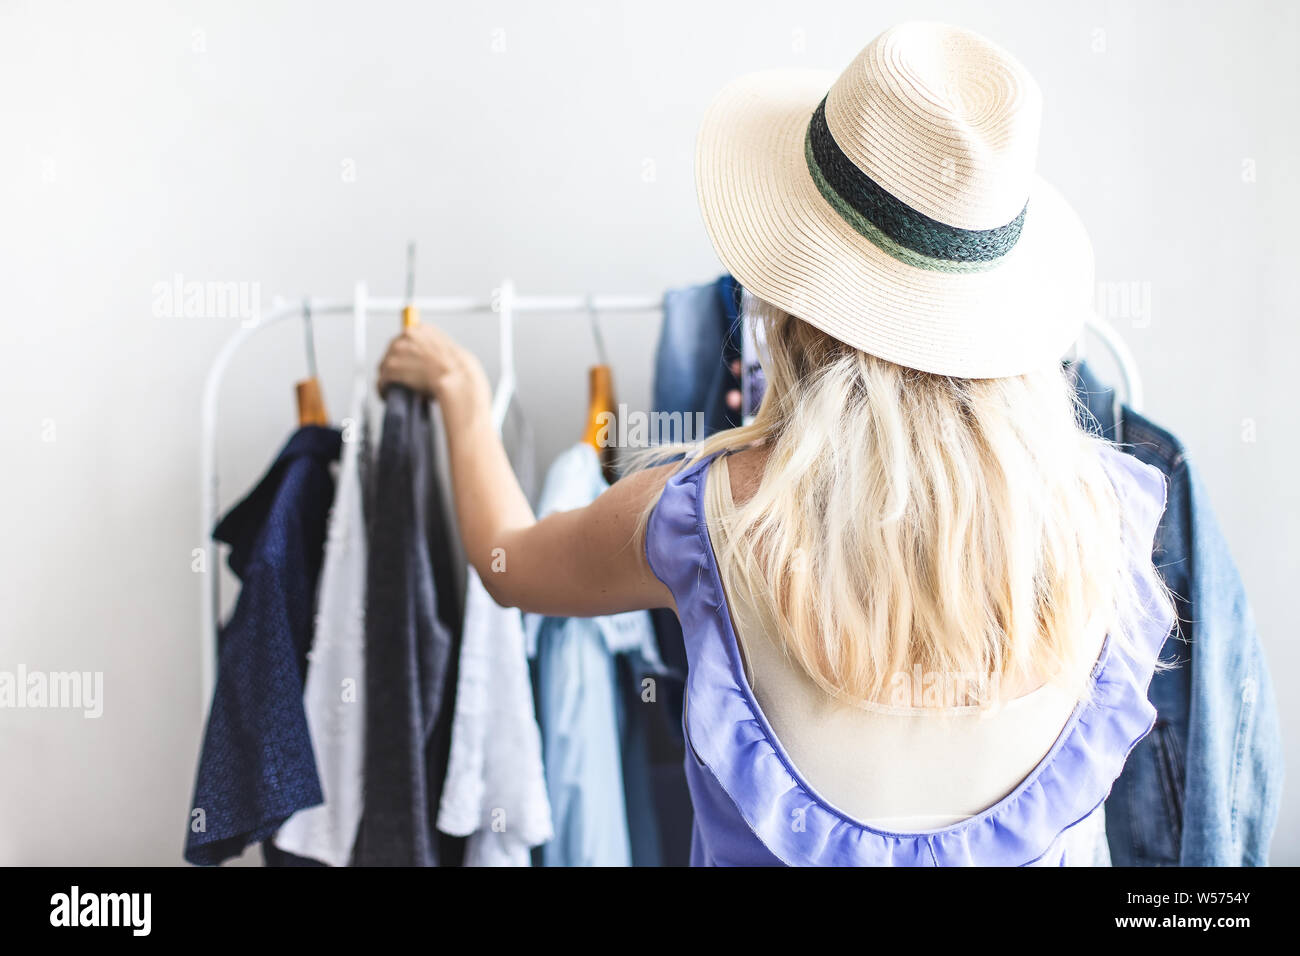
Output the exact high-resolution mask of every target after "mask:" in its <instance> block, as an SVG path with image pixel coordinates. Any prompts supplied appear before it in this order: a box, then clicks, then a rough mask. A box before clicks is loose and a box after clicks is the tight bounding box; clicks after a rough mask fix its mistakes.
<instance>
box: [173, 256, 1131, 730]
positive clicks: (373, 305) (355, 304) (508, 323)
mask: <svg viewBox="0 0 1300 956" xmlns="http://www.w3.org/2000/svg"><path fill="white" fill-rule="evenodd" d="M408 305H414V306H415V307H416V308H417V309H418V310H419V311H420V312H421V313H423V314H429V315H473V314H476V313H483V312H489V313H497V314H498V315H499V316H500V319H501V322H500V330H501V335H502V340H503V349H502V356H503V361H502V369H501V376H502V379H503V381H502V382H500V383H499V387H498V389H497V397H498V399H500V398H501V396H502V395H508V394H509V393H510V392H511V391H513V388H514V364H513V345H512V342H511V339H512V336H513V332H512V329H513V318H514V315H515V314H518V313H551V314H564V313H574V314H579V313H589V314H607V313H611V312H621V313H642V314H649V313H656V312H662V310H663V296H662V295H654V296H633V295H605V296H590V295H519V294H517V293H516V292H515V291H514V285H513V283H512V282H511V281H510V280H508V279H507V280H505V281H503V282H502V283H501V285H500V286H499V287H498V289H497V290H495V294H494V295H492V296H490V297H488V298H476V297H473V296H433V297H424V298H420V297H416V298H415V299H414V300H407V299H405V298H400V297H397V296H382V297H376V298H371V297H369V296H368V294H367V291H366V285H365V283H364V282H358V283H357V284H356V286H355V289H354V291H353V296H352V298H351V299H317V298H306V299H285V298H280V297H277V298H276V299H275V300H273V302H272V306H271V309H270V310H269V311H268V312H266V313H265V314H263V315H261V316H259V317H258V319H257V321H255V322H254V323H252V324H250V325H247V326H243V327H241V328H240V329H238V330H237V331H236V332H235V333H234V334H232V335H231V337H230V338H229V339H228V340H227V341H226V343H225V344H224V345H223V346H222V347H221V349H220V351H218V352H217V355H216V357H215V358H214V359H213V360H212V365H211V366H210V367H209V368H208V375H207V379H206V380H205V381H204V385H203V399H202V409H201V412H200V429H199V482H200V488H199V540H200V541H202V542H203V552H204V565H203V567H204V573H203V574H202V575H200V580H201V582H202V583H201V586H200V592H201V593H200V602H199V615H200V616H199V653H200V655H201V659H200V663H199V673H200V680H201V686H202V695H201V699H200V706H201V707H202V708H203V713H204V715H205V716H206V714H207V707H208V703H209V701H210V700H211V698H212V689H213V686H214V684H215V680H216V663H217V656H216V648H217V627H218V620H217V616H218V615H219V614H220V610H221V608H220V592H219V584H220V580H221V575H220V567H219V564H218V560H217V559H218V554H219V552H218V549H217V543H216V541H214V540H213V538H212V532H213V529H214V528H215V527H216V523H217V509H218V505H219V499H218V475H217V447H216V445H217V417H218V416H217V413H218V405H219V399H220V397H221V383H222V381H223V380H224V378H225V375H226V371H227V369H228V368H229V367H230V363H231V361H232V360H233V359H234V357H235V353H237V352H238V351H239V349H240V348H241V347H242V346H243V345H244V343H245V342H247V341H248V340H249V339H251V338H252V337H253V336H254V335H256V334H257V333H258V332H260V331H262V330H263V329H266V328H269V327H270V326H272V325H275V324H277V323H279V322H282V321H284V320H285V319H289V318H296V317H298V316H301V315H302V314H303V313H304V311H309V312H310V315H311V316H312V318H313V319H314V318H317V317H320V316H327V315H351V316H352V317H353V321H354V333H355V334H354V336H353V342H354V349H355V359H356V364H357V366H358V368H360V367H361V366H362V365H363V364H364V361H365V341H366V336H365V329H366V321H367V318H368V317H369V316H370V315H384V316H393V317H397V316H400V315H401V312H402V309H403V308H404V307H405V306H408ZM1087 327H1088V328H1089V329H1090V330H1091V331H1092V332H1093V333H1094V334H1096V335H1097V337H1098V338H1099V339H1100V340H1101V341H1102V343H1103V344H1104V345H1105V346H1106V347H1107V348H1108V349H1109V350H1110V351H1111V353H1112V354H1113V355H1114V357H1115V360H1116V363H1117V365H1118V367H1119V374H1120V377H1121V379H1122V380H1123V385H1124V393H1125V395H1126V396H1127V401H1128V404H1129V406H1130V407H1132V408H1134V409H1140V407H1141V404H1142V383H1141V379H1140V378H1139V376H1138V370H1137V365H1136V362H1135V361H1134V359H1133V355H1132V353H1131V352H1130V351H1129V349H1128V347H1127V346H1126V345H1125V343H1124V340H1123V339H1122V338H1120V336H1119V333H1118V332H1117V331H1116V330H1115V329H1114V328H1113V327H1112V326H1111V325H1110V324H1109V323H1107V322H1106V321H1105V320H1103V319H1101V318H1100V317H1097V316H1093V317H1090V318H1089V320H1088V322H1087ZM397 328H398V326H396V325H394V332H396V331H397ZM1080 354H1081V353H1080ZM507 380H508V381H507ZM501 386H508V387H505V388H503V387H501ZM496 404H500V402H499V401H498V402H497V403H496ZM503 410H504V409H497V408H494V409H493V411H494V415H495V417H496V418H497V420H498V421H499V420H500V417H501V415H500V413H501V412H502V411H503Z"/></svg>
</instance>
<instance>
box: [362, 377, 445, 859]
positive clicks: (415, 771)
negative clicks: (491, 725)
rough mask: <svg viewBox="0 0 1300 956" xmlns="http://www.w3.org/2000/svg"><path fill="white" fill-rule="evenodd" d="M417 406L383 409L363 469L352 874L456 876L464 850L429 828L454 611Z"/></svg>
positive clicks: (397, 403)
mask: <svg viewBox="0 0 1300 956" xmlns="http://www.w3.org/2000/svg"><path fill="white" fill-rule="evenodd" d="M435 454H436V453H435V448H434V443H433V433H432V431H431V430H430V421H429V405H428V402H426V401H425V400H424V399H422V398H419V397H417V396H415V395H413V394H412V393H411V392H409V391H407V390H406V389H403V388H393V389H391V390H390V391H389V393H388V398H387V401H386V403H385V410H384V423H383V432H382V435H381V437H380V442H379V450H378V455H377V457H376V459H375V461H374V462H373V463H372V465H371V468H370V470H369V479H370V480H369V485H370V487H369V488H368V489H367V491H368V494H369V496H370V499H371V501H370V505H371V507H370V511H369V514H370V522H369V524H370V527H369V559H368V567H367V572H366V573H367V581H366V757H365V807H364V810H363V812H362V817H361V826H360V830H359V833H358V837H357V846H356V850H355V853H354V860H353V862H354V865H357V866H439V865H443V866H456V865H459V864H460V862H461V859H462V858H463V855H464V840H463V839H461V838H458V837H451V836H447V835H446V834H442V833H439V832H438V831H437V830H436V829H435V826H434V821H435V820H436V818H437V813H438V803H439V800H440V799H441V796H442V783H443V779H444V778H445V777H446V772H447V758H448V754H449V752H450V747H451V718H452V714H453V713H454V710H455V688H456V672H457V664H458V662H459V658H460V628H461V619H462V609H461V600H460V595H459V594H458V592H457V590H456V584H455V582H456V575H455V573H454V572H455V567H454V564H453V562H452V558H451V552H450V546H451V543H452V542H451V538H450V528H449V524H448V518H447V514H446V511H445V508H444V497H443V494H442V490H441V488H440V487H439V484H438V478H437V462H436V461H435Z"/></svg>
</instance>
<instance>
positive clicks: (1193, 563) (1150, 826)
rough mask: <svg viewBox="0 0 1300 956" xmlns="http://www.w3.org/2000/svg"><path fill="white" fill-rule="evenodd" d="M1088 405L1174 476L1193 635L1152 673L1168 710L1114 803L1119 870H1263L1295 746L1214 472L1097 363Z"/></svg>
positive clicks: (1181, 612)
mask: <svg viewBox="0 0 1300 956" xmlns="http://www.w3.org/2000/svg"><path fill="white" fill-rule="evenodd" d="M1072 368H1073V371H1074V373H1075V386H1076V391H1077V393H1078V396H1079V399H1080V400H1081V401H1082V402H1083V403H1084V405H1085V406H1086V408H1087V410H1088V412H1089V413H1090V415H1091V418H1092V419H1093V420H1092V421H1089V422H1085V424H1087V425H1088V426H1089V427H1091V428H1092V429H1093V430H1094V431H1097V432H1098V433H1100V434H1101V435H1103V436H1104V437H1106V438H1108V439H1110V440H1112V441H1116V442H1118V443H1120V444H1121V445H1122V446H1123V448H1124V449H1125V450H1126V451H1128V452H1129V453H1130V454H1132V455H1134V456H1135V457H1136V458H1138V459H1139V460H1140V461H1143V462H1146V463H1147V464H1150V465H1154V466H1155V467H1157V468H1159V469H1160V470H1161V471H1162V472H1163V473H1164V474H1165V476H1166V478H1167V479H1168V481H1169V499H1168V505H1167V507H1166V510H1165V516H1164V518H1163V519H1162V520H1161V522H1160V528H1159V530H1158V531H1157V533H1156V545H1155V552H1154V554H1153V560H1154V562H1155V565H1156V567H1157V568H1158V569H1159V571H1160V573H1161V576H1162V577H1163V578H1164V580H1165V583H1166V584H1167V585H1168V586H1169V588H1170V589H1171V590H1172V591H1173V592H1174V594H1175V596H1176V602H1177V608H1178V617H1179V627H1180V630H1181V634H1180V635H1175V636H1171V637H1170V638H1169V640H1168V641H1167V642H1166V644H1165V649H1164V652H1163V653H1162V655H1161V656H1162V659H1163V660H1165V661H1166V662H1169V663H1172V664H1177V665H1178V666H1176V667H1173V668H1172V669H1169V670H1165V671H1162V672H1160V673H1158V674H1157V675H1156V676H1155V678H1154V679H1153V680H1152V681H1151V689H1150V698H1151V702H1152V703H1153V704H1154V705H1155V707H1156V710H1157V712H1158V715H1159V716H1158V717H1157V720H1156V725H1155V727H1154V729H1153V730H1152V731H1151V733H1150V734H1149V735H1148V736H1147V737H1146V738H1145V739H1144V740H1143V741H1142V742H1141V743H1140V744H1138V746H1137V747H1136V748H1135V749H1134V751H1133V753H1132V754H1131V755H1130V757H1129V760H1128V763H1127V764H1126V766H1125V768H1124V772H1123V773H1122V774H1121V775H1120V778H1119V780H1117V781H1116V782H1115V786H1114V788H1113V789H1112V790H1111V796H1110V798H1109V799H1108V800H1107V801H1106V831H1107V836H1108V838H1109V842H1110V850H1111V857H1112V859H1113V861H1114V863H1115V865H1116V866H1179V865H1181V866H1262V865H1264V864H1266V863H1267V862H1268V849H1269V842H1270V840H1271V839H1272V836H1273V828H1274V826H1275V825H1276V823H1277V814H1278V804H1279V800H1280V797H1281V790H1282V748H1281V739H1280V736H1279V730H1278V715H1277V704H1276V700H1275V698H1274V695H1273V687H1272V683H1271V682H1270V680H1269V675H1268V667H1267V665H1266V663H1265V660H1264V653H1263V649H1262V648H1261V646H1260V642H1259V636H1258V634H1257V633H1256V630H1255V621H1254V616H1253V615H1252V613H1251V610H1250V605H1249V603H1248V602H1247V600H1246V594H1245V590H1244V588H1243V586H1242V583H1241V578H1240V576H1239V575H1238V573H1237V569H1236V566H1235V565H1234V564H1233V561H1232V556H1231V554H1230V553H1229V551H1228V545H1227V542H1226V541H1225V540H1224V537H1223V533H1222V532H1221V531H1220V529H1219V526H1218V522H1217V521H1216V520H1215V518H1214V513H1213V512H1212V511H1211V509H1210V505H1209V499H1208V497H1207V496H1206V493H1205V488H1204V486H1203V485H1202V484H1201V479H1200V475H1199V474H1198V473H1197V471H1196V469H1195V468H1193V467H1192V465H1191V463H1190V462H1189V461H1188V460H1187V455H1186V452H1185V450H1184V448H1183V446H1182V443H1181V442H1179V441H1178V439H1177V438H1175V437H1174V436H1173V435H1171V434H1169V432H1167V431H1165V430H1164V429H1163V428H1161V427H1159V426H1158V425H1155V424H1153V423H1152V422H1151V421H1149V420H1148V419H1146V418H1144V417H1143V416H1142V415H1140V414H1138V413H1137V412H1135V411H1133V410H1132V409H1129V408H1128V407H1126V406H1123V405H1121V404H1119V402H1118V401H1117V399H1116V396H1115V392H1114V390H1113V389H1111V388H1109V387H1108V386H1106V385H1104V384H1102V383H1101V382H1100V381H1098V379H1097V378H1096V376H1095V375H1093V373H1092V371H1091V370H1090V369H1089V368H1088V367H1087V365H1086V363H1083V362H1080V363H1077V364H1075V365H1074V366H1072Z"/></svg>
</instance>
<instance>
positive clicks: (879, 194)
mask: <svg viewBox="0 0 1300 956" xmlns="http://www.w3.org/2000/svg"><path fill="white" fill-rule="evenodd" d="M804 155H805V159H807V161H808V171H809V172H810V173H811V174H812V178H813V182H814V183H816V184H817V189H818V190H819V191H820V192H821V194H822V196H824V197H825V199H826V201H827V202H829V203H830V204H831V206H832V207H834V209H835V211H836V212H838V213H839V214H840V216H841V217H842V218H843V219H844V221H845V222H847V223H848V224H849V225H850V226H852V227H853V229H854V230H855V231H857V232H859V233H861V234H862V235H863V236H865V237H866V238H868V239H870V240H871V241H872V242H873V243H875V244H876V245H877V246H879V247H880V248H881V249H883V250H884V251H885V252H887V253H889V254H890V255H891V256H893V257H894V258H896V259H899V260H901V261H902V262H906V263H907V264H908V265H913V266H917V267H918V268H921V269H931V270H934V271H937V272H982V271H984V270H986V269H990V268H992V267H993V266H995V265H997V261H998V260H999V259H1001V258H1002V257H1003V256H1004V255H1006V254H1007V253H1008V252H1010V251H1011V247H1012V246H1014V245H1015V244H1016V240H1017V239H1019V238H1020V228H1021V226H1023V225H1024V222H1025V209H1022V210H1020V215H1018V216H1017V217H1016V218H1015V219H1013V220H1011V222H1009V223H1007V224H1006V225H1005V226H998V227H996V228H994V229H962V228H959V227H958V226H950V225H948V224H947V223H944V222H939V221H938V220H937V219H931V218H930V217H929V216H927V215H926V214H925V213H923V212H918V211H917V210H915V209H913V208H912V207H911V206H909V205H907V203H905V202H903V201H902V200H901V199H899V198H898V197H896V196H893V195H891V194H890V193H888V192H886V191H885V189H884V188H883V187H881V186H880V185H879V184H878V183H876V182H875V181H874V180H873V179H872V178H871V177H870V176H868V175H867V174H866V173H864V172H863V171H862V170H861V169H859V168H858V167H857V165H855V164H854V162H853V160H851V159H849V157H848V156H846V155H845V154H844V151H843V150H841V149H840V147H839V144H838V143H836V142H835V139H834V138H833V137H832V136H831V131H830V128H829V127H828V126H827V125H826V100H825V99H824V98H823V99H822V101H821V103H819V104H818V105H817V109H816V110H814V111H813V116H812V121H811V122H810V123H809V124H808V135H807V136H806V137H805V138H804ZM1025 208H1026V209H1027V208H1028V205H1026V207H1025Z"/></svg>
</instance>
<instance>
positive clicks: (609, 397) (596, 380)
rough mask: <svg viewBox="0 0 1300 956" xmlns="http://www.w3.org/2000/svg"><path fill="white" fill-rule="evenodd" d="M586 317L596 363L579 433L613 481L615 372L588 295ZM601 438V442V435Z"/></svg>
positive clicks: (590, 371)
mask: <svg viewBox="0 0 1300 956" xmlns="http://www.w3.org/2000/svg"><path fill="white" fill-rule="evenodd" d="M587 316H588V318H589V319H590V321H591V334H592V338H593V339H594V340H595V342H596V361H597V363H598V364H596V365H593V366H591V368H590V369H588V370H587V425H586V428H585V429H584V430H583V433H582V440H583V441H584V442H585V443H586V444H588V445H590V446H591V447H592V448H594V449H596V454H597V455H599V456H600V465H601V469H602V470H603V471H604V473H605V479H606V480H607V481H610V482H613V481H614V479H615V477H616V475H615V470H614V443H613V441H612V440H611V438H610V432H611V431H613V432H614V433H615V434H617V429H616V427H615V421H616V419H615V417H614V416H615V415H616V414H617V407H616V406H615V403H614V372H613V370H612V369H611V368H610V365H609V358H608V356H606V354H605V340H604V338H603V337H602V336H601V334H600V325H599V323H598V322H597V321H596V309H595V305H594V303H593V302H592V300H591V298H590V296H589V297H588V298H587ZM602 437H603V438H604V442H602V441H601V438H602Z"/></svg>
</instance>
